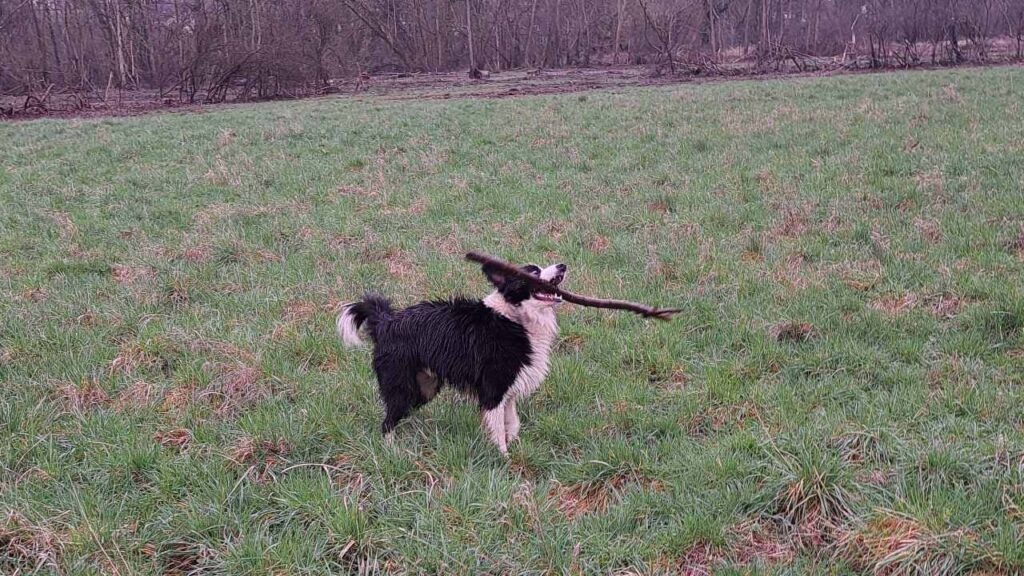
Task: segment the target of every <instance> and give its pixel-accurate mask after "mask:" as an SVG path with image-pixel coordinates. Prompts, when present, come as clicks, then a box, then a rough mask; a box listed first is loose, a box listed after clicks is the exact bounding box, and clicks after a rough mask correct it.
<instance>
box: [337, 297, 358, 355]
mask: <svg viewBox="0 0 1024 576" xmlns="http://www.w3.org/2000/svg"><path fill="white" fill-rule="evenodd" d="M338 336H341V341H342V342H344V343H345V345H347V346H351V347H355V346H361V345H362V344H363V339H362V337H361V336H359V328H358V327H356V318H355V314H353V313H352V304H346V305H345V306H344V307H343V308H342V309H341V314H339V315H338Z"/></svg>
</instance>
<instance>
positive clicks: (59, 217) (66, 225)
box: [47, 210, 78, 242]
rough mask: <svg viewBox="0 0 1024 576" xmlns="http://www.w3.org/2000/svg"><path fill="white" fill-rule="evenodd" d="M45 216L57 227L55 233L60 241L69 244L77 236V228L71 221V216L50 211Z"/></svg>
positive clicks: (57, 211)
mask: <svg viewBox="0 0 1024 576" xmlns="http://www.w3.org/2000/svg"><path fill="white" fill-rule="evenodd" d="M47 215H48V216H49V217H50V219H51V220H53V222H54V224H56V225H57V233H58V235H59V236H60V239H61V241H63V242H70V241H71V240H72V239H73V238H74V237H75V236H77V235H78V226H75V223H74V221H73V220H71V216H69V215H68V213H67V212H61V211H59V210H51V211H49V212H47Z"/></svg>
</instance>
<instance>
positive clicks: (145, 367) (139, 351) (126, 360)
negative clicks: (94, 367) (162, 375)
mask: <svg viewBox="0 0 1024 576" xmlns="http://www.w3.org/2000/svg"><path fill="white" fill-rule="evenodd" d="M166 367H167V359H165V358H163V357H162V356H160V355H158V354H153V353H151V352H148V351H147V350H146V349H145V348H143V346H142V345H141V344H139V343H137V342H132V343H128V344H125V345H123V346H121V348H120V350H119V351H118V354H117V357H116V358H114V360H113V361H111V362H110V368H109V369H108V373H109V374H110V375H114V374H117V373H122V374H124V375H126V376H131V375H133V374H135V373H136V372H137V371H140V370H142V371H152V370H163V369H165V368H166Z"/></svg>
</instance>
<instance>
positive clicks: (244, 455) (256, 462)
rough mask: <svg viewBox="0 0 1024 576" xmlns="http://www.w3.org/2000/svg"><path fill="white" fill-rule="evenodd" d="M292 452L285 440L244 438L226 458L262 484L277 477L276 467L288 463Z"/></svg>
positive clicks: (228, 452) (232, 447) (231, 447)
mask: <svg viewBox="0 0 1024 576" xmlns="http://www.w3.org/2000/svg"><path fill="white" fill-rule="evenodd" d="M291 451H292V447H291V445H290V444H289V443H288V442H287V441H286V440H284V439H283V438H277V439H274V440H259V439H256V438H253V437H252V436H243V437H241V438H239V439H238V440H237V441H235V442H234V443H233V444H232V445H231V446H230V447H229V448H228V451H227V454H225V456H226V458H227V459H228V460H229V461H230V462H231V463H232V464H234V465H235V466H239V467H242V468H246V469H247V473H254V474H255V475H254V479H255V480H256V481H257V482H261V483H262V482H266V481H269V480H272V479H274V478H275V477H276V476H275V471H276V467H277V466H278V465H279V464H281V463H287V462H288V459H287V456H288V454H290V453H291Z"/></svg>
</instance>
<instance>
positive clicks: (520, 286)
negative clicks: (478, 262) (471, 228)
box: [483, 264, 566, 308]
mask: <svg viewBox="0 0 1024 576" xmlns="http://www.w3.org/2000/svg"><path fill="white" fill-rule="evenodd" d="M519 269H520V270H522V271H523V272H526V273H528V274H533V275H534V276H537V277H538V278H541V279H543V280H547V281H548V282H550V283H552V284H554V285H556V286H557V285H559V284H561V283H562V281H564V280H565V273H566V267H565V264H552V265H550V266H548V267H547V268H541V267H540V266H537V265H535V264H526V265H523V266H520V267H519ZM483 272H484V275H485V276H487V279H488V280H489V281H490V282H491V284H493V285H494V287H495V288H497V289H498V294H499V295H501V298H502V299H503V300H504V301H505V302H506V303H508V305H509V306H513V307H516V308H523V307H529V308H551V307H554V306H557V305H558V304H561V303H562V297H561V296H559V295H557V294H552V293H550V292H544V291H543V290H540V289H537V288H534V287H533V286H531V285H530V284H528V283H527V282H525V281H523V280H522V279H520V278H517V277H516V276H513V275H511V274H506V273H505V272H503V271H501V270H498V269H496V268H494V267H493V266H489V265H487V264H484V266H483Z"/></svg>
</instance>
